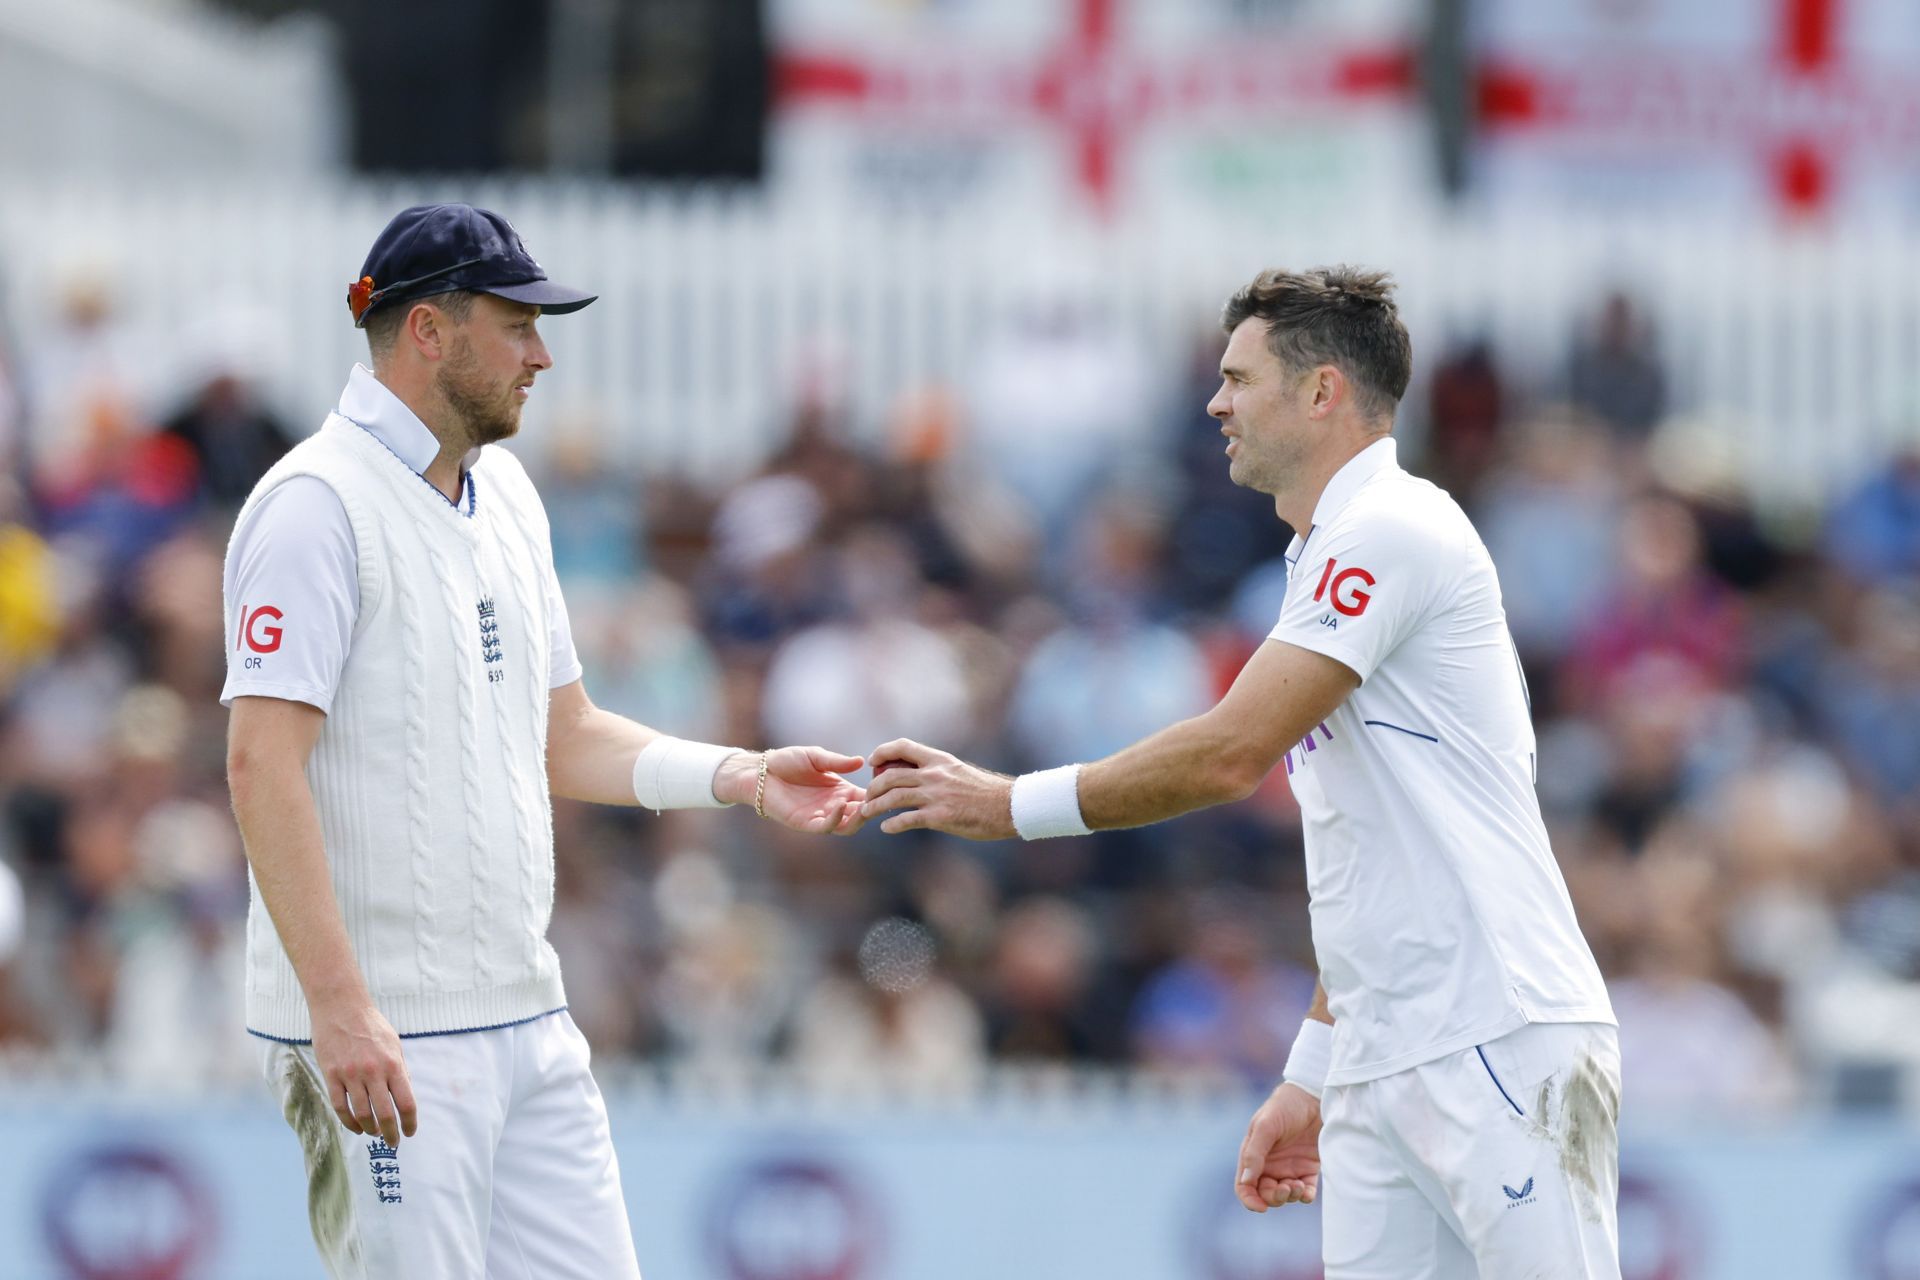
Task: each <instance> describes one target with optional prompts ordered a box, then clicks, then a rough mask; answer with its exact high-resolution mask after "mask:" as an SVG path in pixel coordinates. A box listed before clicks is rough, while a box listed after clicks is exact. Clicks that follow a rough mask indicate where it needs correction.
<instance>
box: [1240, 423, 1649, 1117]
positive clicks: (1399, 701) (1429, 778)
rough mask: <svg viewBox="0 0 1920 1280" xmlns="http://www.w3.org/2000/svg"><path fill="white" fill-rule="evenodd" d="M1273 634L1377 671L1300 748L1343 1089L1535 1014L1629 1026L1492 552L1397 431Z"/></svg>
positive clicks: (1296, 787)
mask: <svg viewBox="0 0 1920 1280" xmlns="http://www.w3.org/2000/svg"><path fill="white" fill-rule="evenodd" d="M1287 559H1288V561H1289V563H1290V569H1289V572H1288V578H1287V594H1286V599H1285V602H1284V603H1283V605H1282V606H1281V611H1280V621H1279V624H1278V625H1277V626H1275V627H1274V629H1273V632H1272V638H1273V639H1275V640H1282V641H1285V642H1286V643H1288V644H1296V645H1299V646H1300V647H1301V648H1303V649H1311V650H1313V651H1314V652H1315V653H1323V654H1325V655H1327V656H1328V657H1330V658H1333V659H1335V660H1336V661H1338V662H1340V663H1342V664H1344V665H1346V666H1348V667H1350V668H1352V669H1353V671H1354V672H1355V674H1357V675H1358V676H1359V677H1360V680H1361V684H1360V687H1359V688H1358V689H1356V690H1354V692H1353V694H1352V696H1350V697H1349V698H1348V699H1347V700H1346V702H1345V703H1344V704H1342V705H1341V707H1340V708H1339V709H1338V710H1337V711H1335V712H1334V713H1333V714H1332V715H1331V716H1328V717H1327V719H1326V720H1325V721H1323V722H1322V723H1321V724H1320V725H1318V726H1316V727H1315V728H1314V730H1313V731H1312V732H1311V733H1310V734H1308V735H1307V737H1306V739H1305V740H1304V741H1302V742H1301V743H1300V744H1299V745H1297V746H1296V747H1294V748H1293V749H1292V750H1291V751H1289V752H1288V753H1287V756H1286V768H1287V773H1288V775H1289V780H1290V781H1291V782H1292V784H1293V793H1294V796H1295V798H1296V799H1297V800H1298V801H1299V803H1300V811H1301V818H1302V824H1303V826H1304V829H1305V835H1306V854H1307V881H1308V889H1309V892H1310V894H1311V898H1312V919H1313V943H1314V949H1315V951H1316V953H1317V955H1318V959H1319V965H1320V977H1321V981H1322V983H1323V984H1324V985H1325V987H1326V990H1327V998H1328V1003H1329V1007H1330V1008H1331V1010H1332V1013H1333V1018H1334V1031H1333V1067H1332V1070H1331V1071H1330V1072H1329V1073H1328V1076H1327V1083H1328V1084H1330V1085H1341V1084H1354V1083H1358V1082H1360V1081H1363V1080H1372V1079H1376V1078H1378V1077H1380V1076H1385V1075H1391V1074H1393V1073H1394V1072H1396V1071H1404V1070H1406V1069H1407V1068H1409V1067H1414V1066H1418V1065H1419V1064H1421V1063H1423V1062H1429V1061H1431V1060H1433V1059H1435V1058H1439V1057H1443V1056H1445V1055H1446V1054H1449V1053H1454V1052H1458V1051H1459V1050H1462V1049H1466V1048H1470V1047H1472V1046H1474V1045H1479V1044H1484V1043H1485V1042H1487V1041H1489V1040H1493V1039H1496V1038H1498V1037H1499V1036H1502V1035H1504V1034H1506V1033H1507V1032H1509V1031H1513V1030H1515V1029H1517V1028H1518V1027H1520V1026H1523V1025H1524V1024H1526V1023H1529V1022H1603V1023H1612V1022H1613V1021H1614V1017H1613V1010H1612V1007H1611V1005H1610V1004H1609V1002H1608V1000H1607V992H1606V987H1605V985H1604V983H1603V982H1602V981H1601V977H1600V970H1599V966H1597V965H1596V964H1595V963H1594V960H1593V953H1592V952H1591V951H1590V950H1589V949H1588V947H1587V943H1586V939H1585V938H1583V937H1582V936H1581V933H1580V927H1579V925H1578V923H1577V922H1576V921H1575V919H1574V914H1573V902H1572V900H1571V899H1570V898H1569V897H1568V895H1567V886H1566V882H1565V881H1564V880H1563V879H1562V878H1561V876H1560V869H1559V866H1558V865H1557V864H1556V863H1555V862H1554V858H1553V850H1552V849H1551V848H1550V847H1549V845H1548V842H1547V832H1546V827H1545V825H1544V824H1543V823H1542V821H1541V818H1540V806H1539V803H1538V801H1537V800H1536V799H1535V797H1534V791H1533V779H1534V764H1535V761H1534V751H1535V747H1534V737H1533V724H1532V719H1531V715H1530V710H1529V706H1528V701H1527V691H1526V683H1525V678H1524V676H1523V675H1522V673H1521V671H1520V664H1519V659H1518V657H1517V655H1516V654H1515V652H1514V648H1513V641H1512V639H1511V637H1510V636H1509V635H1508V633H1507V622H1506V613H1505V611H1504V609H1503V608H1502V607H1501V603H1500V583H1499V579H1498V578H1497V577H1496V575H1495V573H1494V568H1493V561H1492V559H1491V558H1490V557H1489V556H1488V554H1487V549H1486V547H1485V546H1484V545H1483V544H1482V543H1481V541H1480V537H1479V535H1478V534H1477V533H1475V532H1474V529H1473V526H1472V524H1471V523H1469V522H1468V520H1467V517H1466V513H1465V512H1463V511H1461V510H1460V507H1459V505H1458V504H1457V503H1455V502H1454V501H1453V499H1452V498H1451V497H1449V496H1448V495H1447V494H1446V493H1445V492H1444V491H1443V490H1441V489H1439V488H1436V487H1435V486H1434V485H1431V484H1429V483H1427V482H1426V481H1424V480H1421V479H1418V478H1416V477H1414V476H1411V475H1409V474H1407V473H1406V472H1405V471H1402V470H1401V469H1400V467H1399V464H1398V462H1397V461H1396V458H1395V451H1394V442H1393V440H1392V439H1391V438H1387V439H1382V440H1379V441H1376V442H1375V443H1373V444H1371V445H1369V446H1368V447H1367V448H1366V449H1364V450H1362V451H1361V452H1360V453H1359V454H1357V455H1355V456H1354V457H1353V458H1352V459H1351V460H1350V461H1349V462H1348V463H1347V464H1346V466H1344V467H1342V468H1341V469H1340V470H1339V472H1337V473H1336V474H1335V475H1334V477H1333V479H1332V480H1331V481H1329V482H1328V484H1327V487H1326V490H1325V491H1324V492H1323V493H1322V494H1321V495H1320V501H1319V503H1318V504H1317V505H1316V506H1315V507H1314V511H1313V524H1312V526H1311V528H1310V529H1308V530H1307V533H1306V536H1305V537H1304V538H1303V537H1299V536H1296V537H1295V538H1294V540H1293V544H1292V546H1291V547H1289V548H1288V551H1287Z"/></svg>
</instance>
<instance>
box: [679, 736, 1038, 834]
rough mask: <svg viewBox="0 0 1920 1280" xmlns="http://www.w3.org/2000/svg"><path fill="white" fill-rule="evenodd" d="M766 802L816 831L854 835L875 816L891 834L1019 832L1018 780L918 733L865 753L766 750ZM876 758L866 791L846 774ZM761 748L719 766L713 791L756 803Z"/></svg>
mask: <svg viewBox="0 0 1920 1280" xmlns="http://www.w3.org/2000/svg"><path fill="white" fill-rule="evenodd" d="M766 757H767V781H766V789H765V793H764V795H763V796H762V797H761V800H762V808H763V809H764V811H765V813H766V816H767V817H768V818H770V819H772V820H773V821H775V822H778V823H779V824H780V825H781V826H784V827H789V828H791V829H793V830H795V831H804V832H808V833H810V834H813V835H840V836H847V835H852V834H853V833H854V832H856V831H858V830H859V829H860V828H861V827H863V826H865V825H866V824H867V822H868V821H869V820H870V819H873V818H877V817H880V815H882V814H888V813H891V814H892V815H893V816H892V817H890V818H887V819H886V820H885V821H884V822H882V823H881V824H880V829H881V830H882V831H885V832H886V833H888V834H889V835H893V834H896V833H898V832H901V831H913V830H917V829H922V828H924V829H927V830H933V831H945V832H947V833H949V834H951V835H956V836H964V837H965V838H967V839H969V840H1006V839H1011V838H1012V837H1013V835H1014V834H1015V833H1014V829H1013V779H1012V778H1009V777H1007V776H1006V775H1005V774H1002V773H994V772H992V771H991V770H988V769H982V768H979V767H978V766H975V765H971V764H968V763H967V762H966V761H964V760H961V759H958V758H957V757H955V756H953V755H951V754H949V753H947V752H945V751H940V750H937V749H935V748H933V747H928V746H923V745H922V744H920V743H918V742H915V741H913V740H912V739H911V738H896V739H894V740H893V741H892V742H889V743H886V744H884V745H883V746H879V747H875V748H874V750H873V753H872V754H871V755H870V756H868V757H867V758H866V759H862V758H861V757H859V756H843V755H841V754H839V753H838V752H834V751H827V750H825V749H824V748H821V747H780V748H778V749H776V750H773V751H769V752H767V753H766ZM867 759H870V760H872V762H873V770H874V773H873V780H872V782H870V783H869V784H868V785H867V787H866V788H865V789H864V790H863V789H862V788H860V787H858V786H855V785H854V784H853V783H851V782H849V781H848V780H847V779H846V778H845V777H843V776H842V775H844V774H848V773H852V772H853V771H854V770H856V769H858V768H860V767H861V765H863V764H865V763H866V761H867ZM759 770H760V753H758V752H742V753H740V754H738V755H735V756H733V757H732V758H730V759H728V760H727V761H726V762H725V763H724V764H722V765H721V766H720V772H719V773H718V774H717V775H716V776H715V778H714V786H713V792H714V795H715V796H717V797H718V798H719V799H721V800H724V801H726V802H727V803H729V804H740V805H745V806H747V807H749V808H751V807H752V806H753V803H754V795H755V791H756V789H757V788H758V786H759Z"/></svg>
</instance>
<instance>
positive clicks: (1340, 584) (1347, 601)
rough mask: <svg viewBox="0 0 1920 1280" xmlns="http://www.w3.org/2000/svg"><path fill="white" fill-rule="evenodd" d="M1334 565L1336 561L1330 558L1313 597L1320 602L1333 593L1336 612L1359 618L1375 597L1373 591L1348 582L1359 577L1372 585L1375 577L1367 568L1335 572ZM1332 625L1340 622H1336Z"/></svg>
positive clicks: (1363, 581)
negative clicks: (1350, 584) (1363, 589)
mask: <svg viewBox="0 0 1920 1280" xmlns="http://www.w3.org/2000/svg"><path fill="white" fill-rule="evenodd" d="M1334 565H1335V561H1334V560H1333V559H1331V558H1329V559H1328V560H1327V567H1326V570H1325V571H1324V572H1323V573H1321V575H1320V585H1319V586H1317V587H1315V588H1314V589H1313V598H1314V600H1315V601H1316V602H1318V601H1319V600H1320V599H1321V598H1322V597H1324V596H1328V595H1331V596H1332V604H1333V611H1334V612H1335V613H1338V614H1342V615H1344V616H1346V617H1349V618H1357V617H1359V616H1360V615H1361V614H1363V613H1365V612H1366V611H1367V604H1368V602H1369V601H1371V600H1372V599H1373V593H1372V592H1369V591H1362V590H1361V589H1360V588H1359V587H1353V586H1349V585H1348V584H1349V583H1351V582H1352V581H1353V580H1354V579H1356V578H1358V579H1359V580H1360V581H1361V582H1362V583H1364V584H1365V585H1367V586H1369V587H1371V586H1373V585H1374V577H1373V575H1372V574H1370V573H1368V572H1367V571H1366V570H1365V569H1342V570H1340V572H1338V573H1335V572H1334V571H1333V570H1334ZM1332 625H1334V626H1338V625H1339V624H1338V623H1337V622H1336V623H1334V624H1332Z"/></svg>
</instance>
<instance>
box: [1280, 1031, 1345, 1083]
mask: <svg viewBox="0 0 1920 1280" xmlns="http://www.w3.org/2000/svg"><path fill="white" fill-rule="evenodd" d="M1332 1066H1333V1027H1332V1025H1331V1024H1329V1023H1325V1022H1322V1021H1320V1020H1319V1019H1318V1018H1308V1019H1307V1020H1306V1021H1305V1022H1303V1023H1301V1024H1300V1034H1299V1035H1297V1036H1295V1037H1294V1038H1293V1051H1292V1052H1291V1053H1289V1054H1287V1066H1286V1069H1285V1070H1284V1071H1282V1072H1281V1073H1280V1078H1281V1079H1282V1080H1285V1081H1286V1082H1287V1083H1288V1084H1297V1085H1299V1086H1300V1087H1301V1088H1302V1089H1305V1090H1306V1091H1307V1092H1308V1093H1310V1094H1312V1095H1313V1096H1314V1097H1316V1098H1317V1097H1319V1096H1320V1094H1321V1092H1322V1091H1324V1090H1325V1089H1326V1087H1327V1072H1328V1071H1329V1070H1330V1069H1331V1068H1332Z"/></svg>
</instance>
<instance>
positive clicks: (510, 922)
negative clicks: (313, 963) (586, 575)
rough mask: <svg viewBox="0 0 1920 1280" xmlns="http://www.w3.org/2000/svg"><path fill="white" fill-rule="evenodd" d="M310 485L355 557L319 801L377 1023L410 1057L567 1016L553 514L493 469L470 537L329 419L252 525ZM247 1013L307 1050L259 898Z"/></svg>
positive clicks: (317, 780) (250, 940) (400, 466)
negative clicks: (554, 752) (459, 1034)
mask: <svg viewBox="0 0 1920 1280" xmlns="http://www.w3.org/2000/svg"><path fill="white" fill-rule="evenodd" d="M297 475H310V476H314V477H316V478H318V479H320V480H322V481H324V482H325V483H326V484H327V485H328V486H329V487H331V488H332V489H333V491H334V492H335V493H336V494H337V495H339V498H340V501H341V505H342V506H344V507H345V509H346V512H347V517H348V520H349V522H350V523H351V524H352V526H353V536H354V542H355V544H356V549H357V554H358V561H359V589H360V609H359V615H358V621H357V623H356V625H355V628H354V633H353V643H352V648H351V650H350V651H349V653H348V655H347V661H346V666H345V668H344V670H343V671H342V673H341V677H340V685H339V689H338V691H337V693H336V694H335V697H334V701H333V705H332V708H331V710H330V711H329V713H328V715H327V720H326V724H325V726H324V727H323V728H322V730H321V732H320V738H319V741H318V743H317V744H316V745H315V747H314V751H313V755H312V758H311V759H310V760H309V762H308V764H307V779H308V781H309V783H310V784H311V786H312V788H313V796H314V802H315V804H316V805H317V807H318V809H319V813H320V829H321V833H322V838H323V841H324V843H325V846H326V855H327V863H328V867H329V869H330V870H331V872H332V878H333V890H334V893H335V895H336V896H337V897H338V899H339V903H340V910H341V914H342V916H343V917H344V919H345V921H346V927H347V935H348V937H349V938H350V939H351V940H352V943H353V951H354V957H355V959H356V960H358V962H359V964H360V969H361V972H362V973H363V974H364V975H365V977H366V981H367V985H368V988H369V989H370V990H371V992H372V994H373V999H374V1003H375V1004H376V1005H377V1006H378V1007H379V1009H380V1011H381V1013H383V1014H384V1015H385V1016H386V1017H387V1019H388V1021H390V1022H391V1023H392V1024H393V1027H394V1030H396V1031H397V1032H399V1033H400V1034H401V1035H421V1034H429V1033H434V1032H445V1031H463V1030H474V1029H478V1028H483V1027H491V1026H498V1025H501V1024H504V1023H510V1022H516V1021H519V1020H522V1019H525V1018H530V1017H534V1016H536V1015H538V1014H542V1013H546V1012H549V1011H551V1010H553V1009H557V1008H559V1007H560V1006H562V1005H564V1004H565V1003H566V997H565V994H564V993H563V991H562V988H561V983H560V965H559V961H558V959H557V958H556V957H555V955H554V952H553V948H552V947H551V946H549V945H548V943H547V940H546V932H547V921H548V918H549V916H550V915H551V914H552V909H553V817H552V805H551V801H550V799H549V796H548V794H547V771H546V741H547V673H548V653H547V650H548V647H549V644H550V635H551V627H550V622H551V619H549V618H548V616H547V614H548V604H547V599H546V595H545V592H544V591H543V589H542V579H541V573H540V566H541V565H542V563H543V561H544V559H545V558H546V557H547V556H548V555H550V554H551V553H550V550H549V547H550V540H549V534H548V530H547V519H546V513H545V511H544V510H543V509H542V507H541V505H540V499H539V496H538V495H537V494H536V493H535V492H534V489H533V485H532V483H531V482H529V481H528V479H527V476H526V473H525V472H524V471H523V470H522V469H521V467H520V463H519V461H518V460H517V459H515V458H514V456H513V455H512V454H510V453H508V452H506V451H505V450H502V449H496V448H487V449H484V450H482V451H481V452H480V456H479V458H478V459H477V461H475V463H474V464H473V466H472V468H471V470H470V472H469V477H470V480H471V483H472V484H473V493H474V497H475V503H474V507H473V513H472V515H471V516H469V515H468V514H466V512H465V511H464V510H461V509H456V508H455V507H454V506H453V505H452V504H450V503H448V502H446V501H445V500H444V499H443V498H441V497H440V496H439V495H437V494H436V493H435V492H434V490H433V489H432V487H431V486H430V485H428V484H427V483H426V482H425V480H424V479H423V478H422V477H421V476H419V475H418V474H416V473H415V472H414V471H413V470H412V469H410V468H409V467H408V466H407V465H406V464H405V463H404V462H402V461H401V460H400V459H399V458H398V457H397V456H395V455H394V454H393V453H392V452H391V451H390V450H388V448H387V447H386V446H385V445H384V444H382V443H381V442H380V440H379V439H378V438H377V437H375V436H374V435H372V434H371V433H369V432H368V431H366V430H364V429H363V428H361V427H359V426H356V425H355V424H353V423H352V422H350V421H348V420H347V419H345V418H342V417H340V416H338V415H337V414H336V415H333V416H330V417H329V418H328V420H327V422H326V425H325V426H324V427H322V428H321V430H320V431H319V432H318V433H316V434H315V435H314V436H312V437H311V438H309V439H308V440H306V441H304V442H303V443H301V444H300V445H298V446H296V447H295V448H294V449H293V450H292V451H290V452H289V453H288V454H287V456H286V457H285V458H283V459H282V460H281V461H280V463H279V464H278V465H277V466H275V467H274V468H273V470H271V471H270V472H268V473H267V475H266V476H265V477H264V478H263V479H262V480H261V481H260V484H259V485H258V486H257V487H256V488H255V490H254V492H253V496H252V497H250V498H249V499H248V500H247V509H243V511H242V513H241V521H244V520H245V518H246V515H247V512H248V510H250V509H251V508H252V506H253V505H254V504H256V503H258V502H259V501H260V499H261V498H262V497H263V496H264V495H265V494H266V493H267V492H268V491H270V490H271V489H272V488H273V487H274V486H275V485H278V484H280V483H282V482H283V481H285V480H287V479H290V478H291V477H293V476H297ZM239 523H240V522H236V527H238V526H239ZM227 621H228V629H229V632H230V633H231V631H232V624H233V621H234V620H233V619H232V618H229V619H228V620H227ZM246 1005H247V1026H248V1028H249V1029H250V1030H252V1031H254V1032H255V1033H256V1034H259V1035H263V1036H268V1037H272V1038H275V1039H283V1040H307V1039H310V1038H311V1036H312V1029H311V1028H312V1024H311V1021H310V1019H309V1016H308V1012H307V1006H306V1000H305V998H304V997H303V996H302V994H301V991H300V985H299V982H298V981H297V979H296V978H295V976H294V972H293V966H292V964H291V963H290V962H289V961H288V959H287V955H286V951H285V949H284V948H283V947H282V946H281V943H280V939H279V936H278V934H277V933H276V932H275V931H274V927H273V921H272V920H271V918H270V917H269V916H268V914H267V912H266V908H265V906H264V904H263V903H262V902H261V900H260V890H259V885H258V884H257V883H256V884H254V885H253V898H252V904H251V908H250V911H249V914H248V917H247V984H246Z"/></svg>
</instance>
